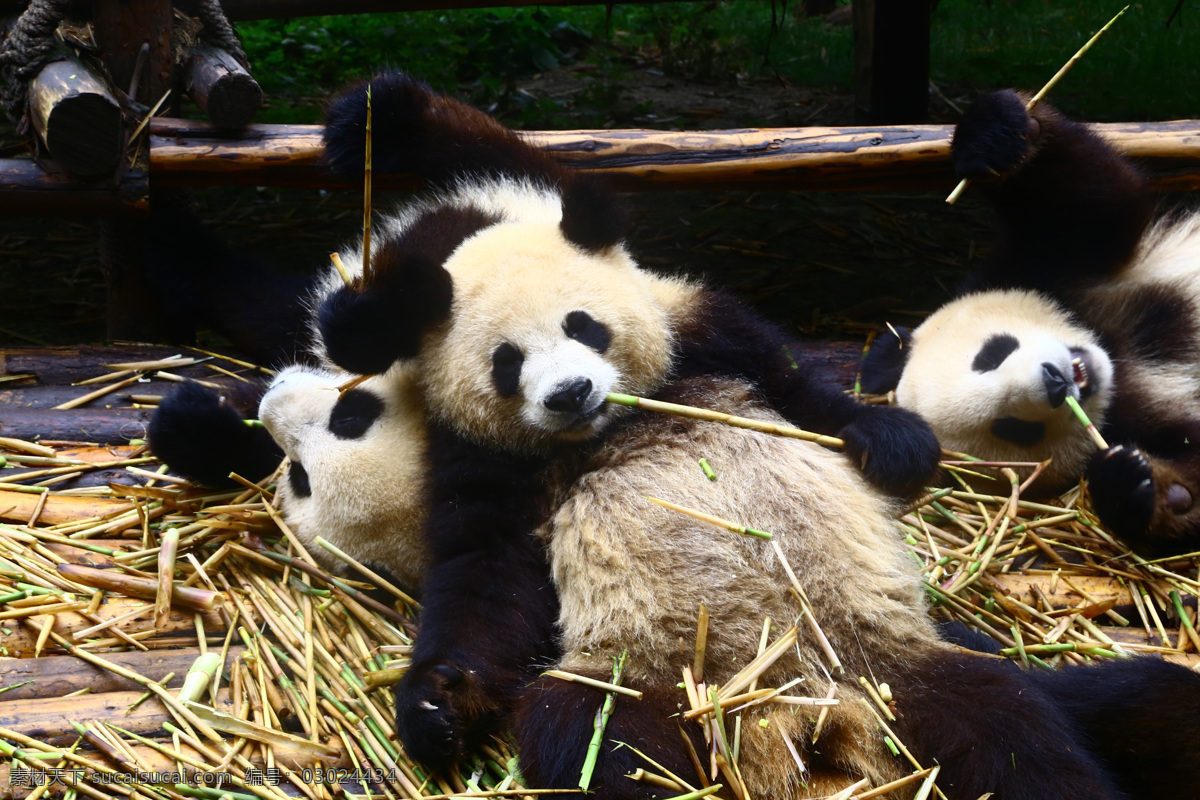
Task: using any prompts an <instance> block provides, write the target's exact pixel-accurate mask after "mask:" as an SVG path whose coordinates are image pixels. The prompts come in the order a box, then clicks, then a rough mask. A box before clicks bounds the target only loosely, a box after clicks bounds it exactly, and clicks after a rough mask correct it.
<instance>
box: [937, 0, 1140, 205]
mask: <svg viewBox="0 0 1200 800" xmlns="http://www.w3.org/2000/svg"><path fill="white" fill-rule="evenodd" d="M1128 10H1129V6H1125V7H1124V8H1122V9H1121V10H1120V11H1118V12H1117V15H1116V16H1115V17H1113V18H1112V19H1110V20H1109V21H1108V23H1107V24H1105V26H1104V27H1103V28H1101V29H1100V30H1098V31H1096V33H1095V34H1094V35H1093V36H1092V38H1090V39H1088V40H1087V41H1086V42H1085V43H1084V45H1083V47H1081V48H1079V50H1078V51H1077V52H1076V53H1075V55H1073V56H1071V57H1070V58H1069V59H1067V63H1065V64H1063V65H1062V66H1061V67H1059V68H1058V72H1056V73H1054V77H1052V78H1051V79H1050V80H1048V81H1046V85H1045V86H1043V87H1042V88H1041V89H1039V90H1038V93H1037V94H1035V95H1034V96H1033V97H1031V98H1029V102H1028V103H1026V104H1025V110H1026V111H1027V112H1028V111H1033V109H1034V108H1036V107H1037V104H1038V103H1040V102H1042V98H1044V97H1045V96H1046V95H1047V94H1049V93H1050V90H1051V89H1053V88H1054V87H1055V85H1057V84H1058V82H1059V81H1060V80H1062V77H1063V76H1064V75H1066V74H1067V73H1068V72H1070V71H1071V67H1073V66H1075V64H1076V63H1078V61H1079V59H1081V58H1083V56H1084V54H1085V53H1087V51H1088V50H1091V49H1092V45H1094V44H1095V43H1096V41H1097V40H1098V39H1099V38H1100V37H1101V36H1103V35H1104V32H1105V31H1107V30H1108V29H1109V28H1111V27H1112V24H1113V23H1114V22H1116V21H1117V20H1118V19H1120V17H1121V15H1122V14H1124V13H1125V12H1126V11H1128ZM969 183H970V181H968V180H967V179H966V178H963V179H962V180H961V181H959V182H958V185H957V186H955V187H954V191H952V192H950V195H949V196H948V197H947V198H946V202H947V203H949V204H950V205H954V204H955V203H956V202H958V198H959V197H961V196H962V193H963V192H965V191H966V190H967V185H968V184H969Z"/></svg>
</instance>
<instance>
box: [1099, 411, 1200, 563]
mask: <svg viewBox="0 0 1200 800" xmlns="http://www.w3.org/2000/svg"><path fill="white" fill-rule="evenodd" d="M1196 427H1197V428H1200V426H1196ZM1196 434H1197V435H1200V430H1197V431H1196ZM1187 441H1190V439H1188V440H1187ZM1196 446H1197V447H1198V448H1200V439H1197V440H1196ZM1187 449H1190V446H1189V447H1188V448H1187ZM1087 478H1088V488H1089V490H1090V492H1091V496H1092V505H1093V506H1094V507H1095V509H1096V513H1097V515H1098V516H1099V517H1100V522H1101V523H1103V524H1104V526H1105V527H1106V528H1108V530H1110V531H1111V532H1112V533H1113V534H1114V535H1115V536H1117V537H1118V538H1120V539H1121V540H1122V541H1123V542H1125V543H1126V544H1128V545H1129V546H1130V547H1131V548H1133V549H1134V550H1136V551H1137V552H1139V553H1141V554H1143V555H1146V556H1151V557H1156V556H1166V555H1176V554H1179V553H1187V552H1192V551H1194V550H1197V549H1200V452H1197V453H1195V454H1192V453H1185V454H1181V455H1178V456H1176V457H1175V458H1160V457H1156V456H1154V455H1152V454H1151V453H1149V452H1147V451H1146V450H1144V449H1141V448H1138V447H1135V446H1133V445H1122V444H1118V445H1114V446H1112V447H1109V448H1108V449H1107V450H1103V451H1101V452H1099V453H1097V454H1096V455H1095V456H1094V457H1093V459H1092V462H1091V464H1090V465H1089V467H1088V472H1087Z"/></svg>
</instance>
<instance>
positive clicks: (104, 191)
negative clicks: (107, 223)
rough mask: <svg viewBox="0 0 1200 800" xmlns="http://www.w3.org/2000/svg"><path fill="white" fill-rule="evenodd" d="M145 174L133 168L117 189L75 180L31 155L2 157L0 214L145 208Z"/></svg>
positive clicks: (75, 213)
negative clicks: (33, 159)
mask: <svg viewBox="0 0 1200 800" xmlns="http://www.w3.org/2000/svg"><path fill="white" fill-rule="evenodd" d="M146 193H147V182H146V176H145V175H144V174H142V173H141V172H140V171H137V170H134V171H131V172H130V173H129V174H127V175H126V176H125V178H124V180H123V182H122V184H121V186H119V187H117V188H111V187H108V186H98V187H88V186H80V185H79V184H77V183H73V182H72V181H71V180H70V179H69V178H67V177H66V176H65V175H63V174H62V173H53V174H52V173H48V172H47V171H46V170H44V169H42V167H41V166H40V165H38V164H37V163H36V162H34V161H32V160H30V159H28V158H0V213H3V214H9V215H14V214H20V215H31V216H55V217H68V216H88V217H108V216H113V215H115V214H118V213H121V212H122V211H129V210H137V209H143V210H144V209H145V208H146Z"/></svg>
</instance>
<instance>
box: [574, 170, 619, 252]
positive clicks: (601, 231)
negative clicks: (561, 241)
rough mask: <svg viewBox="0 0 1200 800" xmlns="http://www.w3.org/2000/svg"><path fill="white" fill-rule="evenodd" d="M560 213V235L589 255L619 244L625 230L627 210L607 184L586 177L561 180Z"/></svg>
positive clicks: (588, 176) (579, 176)
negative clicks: (561, 213) (562, 181)
mask: <svg viewBox="0 0 1200 800" xmlns="http://www.w3.org/2000/svg"><path fill="white" fill-rule="evenodd" d="M562 211H563V215H562V222H560V223H559V228H560V229H561V230H562V233H563V236H565V237H566V238H567V241H569V242H573V243H574V244H576V245H578V246H579V247H581V248H583V249H584V250H586V251H588V252H589V253H595V252H598V251H600V250H604V249H606V248H609V247H612V246H613V245H617V244H620V243H621V241H622V240H623V239H624V238H625V232H626V231H627V230H628V228H629V209H628V208H626V206H625V204H624V203H622V202H621V201H620V199H619V198H618V197H617V195H616V193H615V192H613V191H612V189H611V188H610V187H609V185H608V183H607V181H604V180H601V179H600V178H596V177H593V176H590V175H578V176H571V179H569V180H566V181H564V183H563V186H562Z"/></svg>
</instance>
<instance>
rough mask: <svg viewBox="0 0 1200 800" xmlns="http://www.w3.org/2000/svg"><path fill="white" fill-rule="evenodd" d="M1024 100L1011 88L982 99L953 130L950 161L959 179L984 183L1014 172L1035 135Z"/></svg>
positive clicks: (1036, 131)
mask: <svg viewBox="0 0 1200 800" xmlns="http://www.w3.org/2000/svg"><path fill="white" fill-rule="evenodd" d="M1038 130H1039V128H1038V123H1037V121H1036V120H1035V119H1034V118H1033V117H1031V116H1030V115H1029V112H1027V111H1026V110H1025V101H1024V100H1022V99H1021V97H1020V96H1019V95H1018V94H1017V93H1016V92H1014V91H1012V90H1011V89H1006V90H1004V91H1001V92H993V93H992V94H989V95H986V96H984V97H981V98H980V99H979V100H977V101H976V102H975V104H974V105H973V106H971V107H970V108H969V109H967V112H966V113H965V114H964V115H963V118H962V121H961V122H959V123H958V127H957V128H955V129H954V140H953V142H952V143H951V145H950V158H951V161H953V163H954V169H955V171H956V172H957V173H958V176H959V177H960V178H968V179H970V180H973V181H983V180H989V179H995V178H997V177H1002V176H1004V175H1006V174H1008V173H1011V172H1013V171H1014V170H1016V169H1017V168H1018V167H1020V166H1021V164H1022V163H1023V162H1024V161H1025V158H1026V155H1027V154H1028V153H1029V150H1030V146H1031V144H1032V142H1033V140H1034V139H1035V138H1036V137H1037V133H1038Z"/></svg>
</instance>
